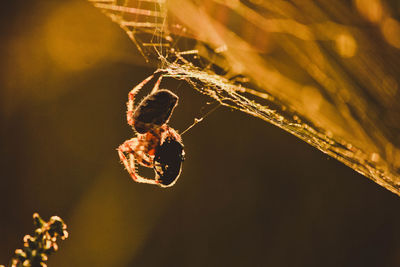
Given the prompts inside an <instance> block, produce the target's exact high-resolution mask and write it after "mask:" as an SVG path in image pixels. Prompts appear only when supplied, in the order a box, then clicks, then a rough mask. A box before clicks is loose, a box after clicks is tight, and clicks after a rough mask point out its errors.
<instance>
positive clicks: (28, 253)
mask: <svg viewBox="0 0 400 267" xmlns="http://www.w3.org/2000/svg"><path fill="white" fill-rule="evenodd" d="M33 224H34V226H35V227H36V229H35V233H34V235H33V236H30V235H26V236H25V237H24V239H23V240H24V247H23V248H22V249H17V250H15V254H14V257H13V258H12V259H11V267H22V266H30V267H39V266H40V267H45V266H47V264H46V261H47V260H48V257H49V256H50V255H51V254H52V253H53V252H56V251H57V250H58V245H57V243H56V242H57V238H58V237H60V238H61V239H62V240H64V239H66V238H68V232H67V225H66V224H65V223H64V221H63V220H62V219H61V218H60V217H58V216H53V217H51V218H50V220H49V221H48V222H46V221H44V220H43V219H42V218H41V217H40V216H39V214H38V213H34V214H33ZM0 267H4V266H2V265H0Z"/></svg>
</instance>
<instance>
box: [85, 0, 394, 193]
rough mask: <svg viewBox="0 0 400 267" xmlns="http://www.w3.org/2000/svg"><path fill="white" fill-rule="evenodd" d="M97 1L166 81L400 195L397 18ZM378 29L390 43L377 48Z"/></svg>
mask: <svg viewBox="0 0 400 267" xmlns="http://www.w3.org/2000/svg"><path fill="white" fill-rule="evenodd" d="M89 1H90V2H92V3H93V5H94V6H95V7H97V8H99V9H100V10H101V11H102V12H103V13H104V14H106V15H107V16H108V17H110V18H111V19H112V20H113V21H114V22H116V23H117V24H118V25H119V26H120V27H121V28H122V29H123V30H124V31H125V32H126V33H127V35H128V37H129V38H130V39H131V40H132V41H133V42H134V43H135V45H136V46H137V48H138V50H139V51H140V53H141V54H142V55H143V57H144V58H145V59H146V61H147V62H148V63H149V64H154V65H155V66H157V67H158V68H159V69H160V70H162V71H163V72H164V73H166V74H165V76H171V77H174V78H175V79H181V80H185V81H187V82H188V83H189V84H191V86H192V87H193V88H194V89H196V90H197V91H199V92H200V93H202V94H205V95H208V96H209V97H211V98H213V99H215V100H216V101H218V102H219V103H220V104H221V105H224V106H227V107H230V108H234V109H237V110H240V111H242V112H245V113H247V114H249V115H251V116H254V117H257V118H260V119H262V120H264V121H266V122H269V123H272V124H274V125H276V126H278V127H280V128H282V129H284V130H286V131H287V132H289V133H291V134H293V135H295V136H297V137H299V138H300V139H302V140H304V141H305V142H307V143H309V144H311V145H312V146H314V147H316V148H318V149H319V150H321V151H322V152H324V153H326V154H328V155H330V156H331V157H333V158H336V159H337V160H339V161H341V162H343V163H344V164H346V165H347V166H349V167H351V168H353V169H354V170H356V171H357V172H359V173H361V174H363V175H364V176H366V177H368V178H370V179H371V180H373V181H375V182H376V183H378V184H380V185H381V186H383V187H385V188H386V189H388V190H390V191H392V192H393V193H395V194H397V195H400V137H399V132H400V108H399V104H398V101H396V97H397V99H399V92H398V82H399V81H398V80H397V79H398V77H400V75H399V74H400V70H399V68H398V67H397V66H398V63H399V62H400V53H399V50H397V49H398V48H400V40H398V39H397V41H396V39H395V38H394V39H393V38H392V37H390V36H392V35H391V34H389V35H388V34H385V31H388V30H387V29H386V30H385V25H386V24H385V21H387V19H390V21H391V22H392V24H391V25H392V27H391V28H389V33H393V34H399V36H400V23H399V21H398V18H397V17H396V16H394V15H390V12H386V13H385V12H383V11H382V12H381V14H380V16H381V17H380V20H379V21H380V22H379V21H378V20H376V21H375V20H374V17H373V15H374V14H375V13H371V12H370V13H368V12H369V11H368V10H365V8H364V7H363V6H359V5H358V2H359V1H357V0H355V1H354V5H353V6H351V5H349V3H348V2H347V1H335V4H334V5H332V2H330V1H328V0H326V1H323V0H319V1H314V2H311V1H302V0H297V1H296V0H293V1H291V2H289V1H281V0H271V1H256V0H248V1H238V0H207V1H195V0H118V1H117V0H98V1H95V0H89ZM370 1H371V2H374V3H375V4H379V6H378V7H380V8H381V9H378V10H386V11H387V10H390V9H389V4H388V3H386V2H385V3H384V2H382V1H378V0H370ZM375 7H376V6H375ZM357 8H358V10H357ZM363 8H364V9H363ZM371 14H372V15H371ZM375 15H376V14H375ZM378 15H379V14H378ZM368 16H370V17H368ZM371 16H372V17H371ZM368 20H369V21H368ZM366 21H367V22H366ZM368 23H370V24H368ZM374 23H375V24H374ZM379 23H381V24H379ZM396 23H397V24H396ZM371 24H372V26H371ZM384 24H385V25H384ZM365 25H367V26H368V27H367V26H365ZM382 25H383V26H382ZM393 25H395V26H396V25H397V26H398V28H396V27H393ZM373 27H376V28H377V29H379V27H381V31H382V35H379V34H377V36H375V37H374V38H373V39H371V38H370V35H371V34H374V33H373V32H372V30H371V28H373ZM396 31H397V32H396ZM375 34H376V33H375Z"/></svg>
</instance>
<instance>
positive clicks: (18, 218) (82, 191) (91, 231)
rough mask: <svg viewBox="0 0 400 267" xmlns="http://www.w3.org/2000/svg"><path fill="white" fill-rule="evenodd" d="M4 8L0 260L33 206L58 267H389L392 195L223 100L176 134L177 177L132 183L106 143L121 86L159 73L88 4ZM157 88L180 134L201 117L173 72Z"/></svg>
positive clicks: (117, 136)
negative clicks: (59, 225) (48, 222)
mask: <svg viewBox="0 0 400 267" xmlns="http://www.w3.org/2000/svg"><path fill="white" fill-rule="evenodd" d="M392 8H393V10H394V12H397V14H398V13H399V12H400V6H399V5H398V4H397V5H396V1H393V5H392ZM0 12H1V16H0V20H1V23H0V38H1V43H0V49H1V50H0V56H1V61H0V66H1V69H0V88H1V89H0V122H1V124H0V125H1V127H0V136H1V138H0V142H1V143H0V153H1V154H0V156H1V160H0V164H1V165H0V166H1V186H0V198H1V199H0V216H1V220H0V263H2V264H6V263H8V261H9V259H10V258H11V256H12V255H13V252H14V250H15V249H16V248H19V247H21V246H22V238H23V236H24V235H25V234H30V233H32V230H33V226H32V219H31V218H32V214H33V213H34V212H38V213H39V214H40V215H41V216H42V217H43V218H45V219H48V218H49V217H50V216H52V215H58V216H60V217H62V218H63V219H64V220H65V222H66V223H67V225H68V229H69V232H70V238H69V239H67V240H66V241H62V242H61V243H60V250H59V252H57V253H56V254H55V255H53V256H52V257H50V260H49V266H53V267H63V266H65V267H67V266H100V267H101V266H116V267H119V266H121V267H123V266H398V265H399V264H400V230H399V228H398V225H399V224H400V213H399V212H398V210H399V207H400V201H399V197H398V196H396V195H395V194H393V193H391V192H389V191H387V190H386V189H384V188H382V187H380V186H378V185H376V184H375V183H373V182H372V181H370V180H368V179H366V178H365V177H363V176H361V175H360V174H358V173H356V172H355V171H353V170H351V169H350V168H348V167H346V166H344V165H343V164H342V163H339V162H338V161H336V160H333V159H330V158H329V157H328V156H326V155H324V154H323V153H321V152H320V151H318V150H316V149H315V148H313V147H311V146H310V145H308V144H306V143H304V142H302V141H300V140H298V139H297V138H296V137H294V136H292V135H290V134H288V133H286V132H284V131H282V130H280V129H278V128H277V127H274V126H272V125H269V124H266V123H265V122H263V121H262V120H259V119H256V118H253V117H250V116H248V115H246V114H243V113H240V112H237V111H233V110H230V109H228V108H224V107H220V108H219V109H217V110H216V111H215V112H213V113H212V114H211V115H209V116H208V117H207V118H206V119H204V121H203V122H201V123H199V124H198V125H196V126H195V127H194V128H192V129H191V130H190V131H189V132H187V133H186V134H185V135H184V136H183V140H184V144H185V151H186V160H185V162H184V166H183V173H182V175H181V177H180V179H179V181H178V182H177V184H176V185H175V186H174V187H172V188H169V189H160V188H157V187H154V186H149V185H143V184H137V183H134V182H133V181H132V180H131V179H130V177H129V175H128V173H127V172H126V171H125V170H124V168H123V166H122V164H120V162H119V158H118V155H117V152H116V148H117V147H118V146H119V145H120V144H121V143H123V142H124V141H125V140H126V139H129V138H131V137H132V134H133V132H132V130H131V129H130V128H129V126H128V125H127V124H126V120H125V112H126V110H125V108H126V107H125V103H126V101H127V93H128V92H129V90H130V89H131V88H132V87H133V86H134V85H136V84H137V83H139V82H140V81H142V80H143V79H144V78H146V77H147V76H148V75H150V74H152V73H153V71H154V68H149V66H147V65H146V64H145V62H144V59H143V57H142V56H141V55H140V54H139V52H138V51H137V49H136V46H135V45H134V44H133V43H132V42H131V41H130V40H129V39H128V37H127V36H126V34H125V32H124V31H123V30H121V29H120V28H119V27H118V25H116V24H114V23H112V22H111V21H110V20H109V19H108V18H107V17H106V16H104V15H103V14H101V13H100V12H99V11H98V10H97V9H95V8H93V6H92V5H90V4H89V3H87V2H85V1H44V0H41V1H40V0H31V1H20V0H15V1H9V2H8V3H7V4H3V6H2V8H1V11H0ZM374 31H375V29H374V28H373V27H371V34H375V35H374V36H377V34H376V33H375V32H374ZM375 38H378V37H375ZM395 40H396V39H395ZM395 42H396V41H395ZM288 64H289V63H288ZM395 79H397V81H398V79H399V77H397V76H395ZM162 87H164V88H168V89H170V90H172V91H174V92H175V93H177V94H178V95H179V97H180V102H179V106H178V107H177V108H176V110H175V112H174V114H173V117H172V119H171V122H170V124H171V126H172V127H174V128H175V129H177V130H179V131H183V130H184V129H186V128H187V127H188V126H189V125H190V124H191V123H192V122H193V118H194V117H201V116H202V115H203V114H204V112H203V110H204V108H205V107H207V104H206V102H207V101H209V99H207V98H206V97H204V96H202V95H200V94H199V93H198V92H196V91H195V90H193V89H191V88H190V87H189V86H188V85H187V84H185V83H184V82H182V81H177V80H173V79H165V80H164V81H163V83H162ZM144 94H145V92H143V95H144Z"/></svg>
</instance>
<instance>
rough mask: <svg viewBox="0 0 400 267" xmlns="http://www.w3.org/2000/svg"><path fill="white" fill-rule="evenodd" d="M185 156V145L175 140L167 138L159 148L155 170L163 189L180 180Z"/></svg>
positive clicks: (155, 160)
mask: <svg viewBox="0 0 400 267" xmlns="http://www.w3.org/2000/svg"><path fill="white" fill-rule="evenodd" d="M184 156H185V152H184V151H183V144H182V143H181V142H179V141H177V140H176V139H174V138H171V137H167V138H166V139H165V141H164V142H163V143H162V144H161V145H160V146H159V147H158V149H157V152H156V154H155V157H154V170H155V171H156V173H157V178H156V180H157V181H158V182H159V183H160V185H161V186H162V187H168V186H172V185H174V184H175V182H176V181H177V180H178V178H179V175H180V173H181V170H182V162H183V160H184Z"/></svg>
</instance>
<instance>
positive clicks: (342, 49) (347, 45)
mask: <svg viewBox="0 0 400 267" xmlns="http://www.w3.org/2000/svg"><path fill="white" fill-rule="evenodd" d="M335 43H336V51H337V52H338V53H339V55H340V56H342V57H344V58H350V57H353V56H354V55H355V54H356V51H357V42H356V41H355V40H354V38H353V36H351V35H349V34H339V35H338V36H337V38H336V40H335Z"/></svg>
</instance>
